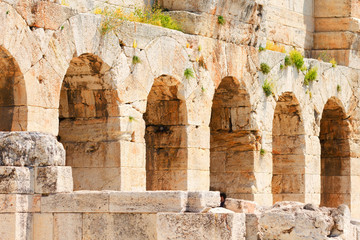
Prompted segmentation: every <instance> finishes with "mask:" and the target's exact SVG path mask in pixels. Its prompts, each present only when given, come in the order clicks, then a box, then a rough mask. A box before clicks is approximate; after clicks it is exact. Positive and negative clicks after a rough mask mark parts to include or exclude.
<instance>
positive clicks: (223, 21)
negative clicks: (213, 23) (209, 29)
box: [218, 16, 226, 25]
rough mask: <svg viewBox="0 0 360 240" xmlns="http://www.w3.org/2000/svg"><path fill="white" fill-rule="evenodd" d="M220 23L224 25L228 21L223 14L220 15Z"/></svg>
mask: <svg viewBox="0 0 360 240" xmlns="http://www.w3.org/2000/svg"><path fill="white" fill-rule="evenodd" d="M218 23H219V24H220V25H224V24H225V23H226V20H225V18H224V17H223V16H218Z"/></svg>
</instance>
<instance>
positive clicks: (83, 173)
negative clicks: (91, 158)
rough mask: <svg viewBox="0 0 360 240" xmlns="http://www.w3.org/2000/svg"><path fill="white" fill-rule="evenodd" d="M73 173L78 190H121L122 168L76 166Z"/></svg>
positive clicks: (75, 187) (75, 186)
mask: <svg viewBox="0 0 360 240" xmlns="http://www.w3.org/2000/svg"><path fill="white" fill-rule="evenodd" d="M72 173H73V179H74V189H75V190H76V191H77V190H121V177H122V169H121V168H118V167H117V168H105V167H90V168H89V167H74V168H72Z"/></svg>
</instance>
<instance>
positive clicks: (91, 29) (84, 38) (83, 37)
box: [69, 14, 112, 66]
mask: <svg viewBox="0 0 360 240" xmlns="http://www.w3.org/2000/svg"><path fill="white" fill-rule="evenodd" d="M69 21H70V26H71V29H72V32H73V36H74V42H75V48H76V53H77V55H78V56H80V55H81V54H83V53H94V52H96V50H97V46H99V43H100V32H99V31H98V29H99V27H100V23H101V17H100V16H97V15H94V14H78V15H76V16H74V17H72V18H70V19H69ZM111 65H112V64H110V66H111Z"/></svg>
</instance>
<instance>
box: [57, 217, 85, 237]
mask: <svg viewBox="0 0 360 240" xmlns="http://www.w3.org/2000/svg"><path fill="white" fill-rule="evenodd" d="M53 224H54V233H53V234H54V240H68V239H73V240H81V239H83V238H82V233H83V217H82V214H73V213H55V214H54V223H53Z"/></svg>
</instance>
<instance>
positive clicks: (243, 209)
mask: <svg viewBox="0 0 360 240" xmlns="http://www.w3.org/2000/svg"><path fill="white" fill-rule="evenodd" d="M225 208H227V209H229V210H231V211H234V212H236V213H246V214H248V213H249V214H253V213H257V212H258V205H257V204H256V203H255V202H251V201H246V200H241V199H234V198H226V200H225Z"/></svg>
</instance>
